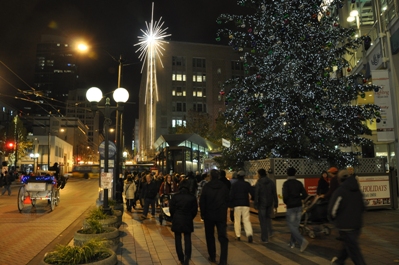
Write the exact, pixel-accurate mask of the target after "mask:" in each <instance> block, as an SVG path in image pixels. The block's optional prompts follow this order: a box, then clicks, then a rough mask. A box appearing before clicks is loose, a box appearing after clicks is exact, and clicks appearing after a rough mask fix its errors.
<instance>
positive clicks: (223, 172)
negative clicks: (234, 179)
mask: <svg viewBox="0 0 399 265" xmlns="http://www.w3.org/2000/svg"><path fill="white" fill-rule="evenodd" d="M219 180H220V181H221V182H223V183H224V184H226V187H227V188H228V189H229V190H230V188H231V182H230V181H229V180H228V179H227V178H226V171H224V170H220V178H219Z"/></svg>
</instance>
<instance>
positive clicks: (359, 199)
mask: <svg viewBox="0 0 399 265" xmlns="http://www.w3.org/2000/svg"><path fill="white" fill-rule="evenodd" d="M365 209H366V206H365V204H364V199H363V194H362V192H361V191H360V188H359V183H358V182H357V179H356V177H354V176H350V177H349V178H347V179H346V180H345V181H344V182H343V183H342V184H341V185H340V186H339V188H338V189H336V190H335V192H334V193H333V195H332V197H331V199H330V202H329V205H328V216H329V219H330V220H333V221H334V223H335V226H336V227H337V228H338V229H345V230H351V229H352V230H353V229H360V228H361V227H362V226H363V212H364V211H365Z"/></svg>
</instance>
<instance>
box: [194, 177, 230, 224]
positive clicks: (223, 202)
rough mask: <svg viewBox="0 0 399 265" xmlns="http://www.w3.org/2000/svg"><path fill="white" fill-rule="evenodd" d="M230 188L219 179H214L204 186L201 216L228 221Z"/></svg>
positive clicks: (201, 199) (206, 218) (212, 219)
mask: <svg viewBox="0 0 399 265" xmlns="http://www.w3.org/2000/svg"><path fill="white" fill-rule="evenodd" d="M228 202H229V189H228V188H227V187H226V185H225V184H224V183H223V182H221V181H220V180H218V179H212V180H211V181H209V182H208V183H207V184H206V185H205V186H204V187H203V188H202V192H201V197H200V209H201V218H202V219H204V220H211V221H218V222H226V221H227V204H228Z"/></svg>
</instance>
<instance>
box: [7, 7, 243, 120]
mask: <svg viewBox="0 0 399 265" xmlns="http://www.w3.org/2000/svg"><path fill="white" fill-rule="evenodd" d="M152 2H154V3H155V10H154V20H158V19H159V18H160V17H162V21H164V27H168V30H167V33H170V34H172V36H171V37H169V38H168V39H169V40H174V41H185V42H200V43H210V44H216V41H215V36H216V30H217V27H218V25H217V23H216V18H217V17H218V15H220V14H221V13H237V12H240V10H241V9H240V8H239V7H238V6H237V4H236V0H201V1H190V0H156V1H143V0H140V1H139V0H114V1H110V0H108V1H105V0H30V1H20V0H13V1H5V0H0V61H1V62H2V63H3V64H4V65H3V64H1V63H0V93H1V96H0V97H1V99H2V100H3V101H8V100H9V99H11V97H10V95H12V94H16V95H19V96H21V93H19V92H18V89H20V90H29V89H30V86H32V87H34V86H33V77H34V65H35V52H36V45H37V43H39V42H40V38H41V35H42V34H53V35H61V36H65V37H67V38H68V39H70V40H78V39H84V40H86V41H87V42H88V43H89V44H90V45H92V46H93V47H94V48H93V49H94V50H95V51H97V52H98V57H97V59H90V58H88V57H85V56H84V55H80V56H79V58H78V60H79V62H80V63H79V65H80V66H81V79H82V80H84V84H85V86H86V85H87V87H88V88H89V87H91V86H98V87H100V88H101V89H102V90H103V91H105V92H107V91H111V90H113V89H115V88H116V86H117V72H118V64H117V63H116V62H114V61H113V60H112V58H111V57H110V56H109V55H107V54H106V53H105V52H103V50H106V51H107V52H108V53H110V54H112V55H113V56H114V57H116V58H118V57H119V55H122V56H123V58H124V60H125V61H126V63H132V65H130V66H125V67H124V70H123V71H124V77H123V83H122V84H123V85H122V86H123V87H125V88H126V89H128V90H129V92H130V94H131V97H130V99H129V102H132V103H133V102H136V101H137V94H138V89H139V84H140V79H141V74H140V70H141V63H139V59H138V53H135V51H136V49H137V46H136V47H133V44H135V43H137V41H138V39H137V36H138V35H142V33H141V31H140V29H145V21H147V22H150V19H151V6H152ZM7 67H8V68H10V69H11V70H12V71H13V72H14V73H15V74H13V73H11V71H10V70H8V69H7ZM17 75H18V77H17ZM21 97H23V96H21ZM10 102H11V101H10ZM17 103H19V104H21V103H22V104H23V101H22V100H17ZM134 106H136V107H134ZM137 106H138V104H135V105H134V104H130V105H129V104H128V105H127V108H128V109H127V111H129V110H130V109H131V110H132V111H135V112H137V111H136V109H135V108H137ZM129 116H130V117H132V116H131V115H129ZM136 117H138V116H137V114H136Z"/></svg>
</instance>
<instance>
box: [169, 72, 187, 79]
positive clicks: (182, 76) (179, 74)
mask: <svg viewBox="0 0 399 265" xmlns="http://www.w3.org/2000/svg"><path fill="white" fill-rule="evenodd" d="M172 81H186V74H185V73H183V72H180V71H176V72H173V73H172Z"/></svg>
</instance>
